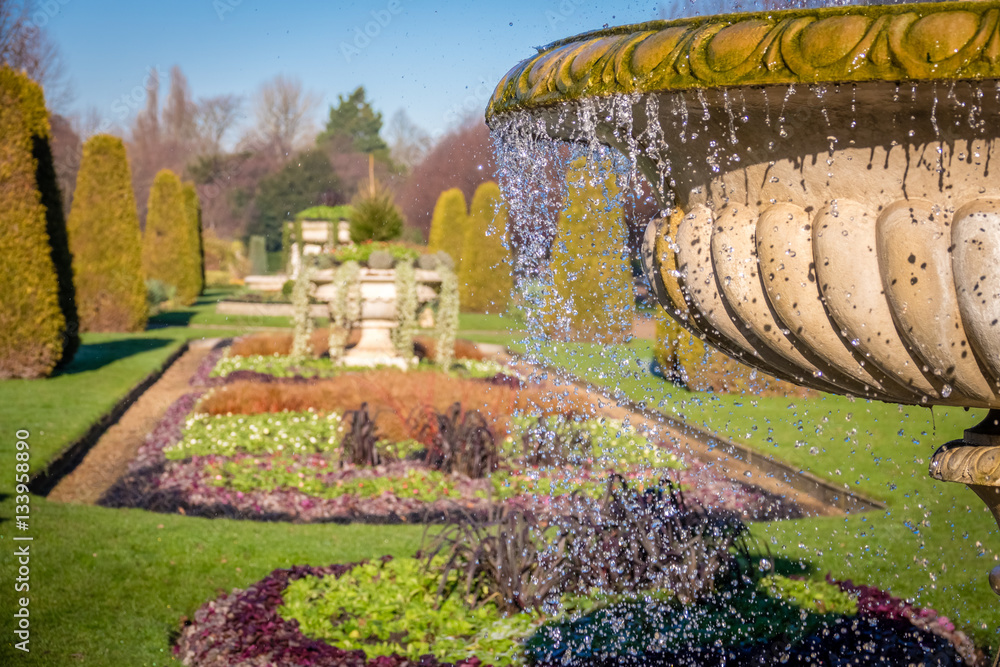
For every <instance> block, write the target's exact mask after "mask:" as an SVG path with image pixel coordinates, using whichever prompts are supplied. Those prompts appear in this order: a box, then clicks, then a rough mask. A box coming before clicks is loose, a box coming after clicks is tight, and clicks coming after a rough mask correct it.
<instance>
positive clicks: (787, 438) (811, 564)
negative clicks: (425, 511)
mask: <svg viewBox="0 0 1000 667" xmlns="http://www.w3.org/2000/svg"><path fill="white" fill-rule="evenodd" d="M539 357H540V360H541V361H542V362H543V363H545V364H547V365H551V366H560V367H564V368H566V369H568V370H569V371H570V372H571V373H573V374H574V375H576V376H578V377H581V378H583V379H586V380H587V381H589V382H592V383H594V384H598V385H603V386H605V387H607V388H610V389H611V390H619V391H621V392H622V393H623V394H624V395H626V396H627V397H628V398H630V399H631V400H633V401H637V402H642V403H644V404H645V405H646V407H648V408H651V409H655V410H659V411H662V412H663V413H665V414H668V415H671V416H673V417H677V418H679V419H682V420H684V421H687V422H689V423H691V424H695V425H698V426H703V427H705V428H707V429H708V430H710V431H714V432H718V433H720V434H723V435H725V436H727V437H729V438H731V439H733V440H737V441H740V442H743V443H745V444H747V445H749V446H751V447H753V448H755V449H757V450H759V451H761V452H764V453H768V454H771V455H773V456H774V458H776V459H781V460H784V461H787V462H788V463H791V464H792V465H794V466H796V467H798V468H800V469H803V470H808V471H810V472H812V473H814V474H816V475H819V476H821V477H825V478H827V479H829V480H831V481H834V482H836V483H838V484H848V485H849V486H850V487H851V488H852V489H856V490H858V491H860V492H862V493H864V494H866V495H868V496H870V497H873V498H877V499H879V500H882V501H883V502H885V504H886V506H887V508H888V510H887V511H886V512H878V513H874V512H873V513H869V514H868V515H857V516H853V517H849V518H847V519H846V520H845V519H808V520H802V521H788V522H776V523H773V524H768V525H758V526H757V527H756V528H755V534H756V536H757V537H758V538H759V543H760V546H761V548H762V549H763V548H766V549H769V550H770V551H771V552H773V554H774V555H775V556H783V557H786V558H791V559H793V560H796V561H802V563H803V565H804V566H805V567H806V568H808V569H811V570H813V571H815V572H817V573H820V574H822V573H825V572H827V571H831V572H833V573H834V575H835V576H838V577H850V578H855V579H856V580H858V581H859V582H863V583H867V584H874V585H878V586H881V587H884V588H886V589H888V590H890V591H891V592H893V593H894V594H895V595H898V596H901V597H913V598H916V599H917V601H918V602H919V603H920V604H923V605H927V606H931V607H934V608H935V609H938V610H939V611H941V612H943V613H945V614H947V615H948V616H949V617H950V618H951V619H952V620H954V621H956V622H957V624H958V625H960V626H964V627H965V628H966V629H967V630H969V631H973V632H974V633H975V636H976V637H977V639H978V640H979V641H980V642H989V643H995V642H996V638H995V634H994V628H996V627H997V625H998V624H1000V609H998V606H997V604H996V596H995V595H994V594H993V593H992V591H991V590H990V589H989V586H988V585H987V579H986V575H987V573H988V571H989V570H990V569H991V568H992V567H993V566H994V565H995V564H996V562H995V561H996V560H997V558H998V556H997V553H1000V549H998V547H1000V544H998V543H997V539H996V536H995V530H996V524H995V523H994V521H993V519H992V517H991V515H990V514H989V513H988V512H987V510H986V508H985V507H984V505H983V503H982V502H981V501H980V500H979V499H978V498H977V497H976V496H975V495H974V494H973V493H972V492H971V491H968V490H967V489H966V488H965V487H964V486H961V485H958V484H950V483H943V482H937V481H935V480H932V479H931V478H930V477H929V476H928V475H927V466H928V462H929V459H930V457H931V455H932V454H933V453H934V451H935V450H936V449H937V447H938V446H940V445H941V444H943V443H944V442H946V441H948V440H952V439H955V438H960V437H961V436H962V431H963V430H964V429H965V428H967V427H968V426H971V425H973V424H975V423H976V422H978V421H979V420H980V419H981V418H982V416H983V412H982V411H976V410H973V411H969V412H966V411H964V410H962V409H961V408H949V409H943V408H934V410H933V411H931V410H930V409H926V408H914V407H907V406H897V405H890V404H885V403H879V402H874V401H872V402H867V401H862V400H851V399H848V398H845V397H841V396H832V395H821V396H819V397H817V398H810V399H788V398H768V397H760V396H750V395H713V394H706V393H696V392H690V391H687V390H685V389H682V388H680V387H677V386H675V385H673V384H672V383H669V382H666V381H663V380H660V379H658V378H656V377H654V376H652V375H651V374H650V373H649V372H648V370H647V369H648V365H649V362H650V360H651V359H652V349H651V346H650V344H649V342H648V341H635V342H633V343H632V344H631V345H628V346H603V345H587V344H572V345H567V344H560V345H549V346H546V347H543V348H542V350H541V351H540V353H539ZM977 543H981V545H977Z"/></svg>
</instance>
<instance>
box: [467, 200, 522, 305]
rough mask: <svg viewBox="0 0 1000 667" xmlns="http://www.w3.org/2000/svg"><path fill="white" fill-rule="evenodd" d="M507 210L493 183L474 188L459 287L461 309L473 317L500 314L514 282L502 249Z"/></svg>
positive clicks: (505, 230)
mask: <svg viewBox="0 0 1000 667" xmlns="http://www.w3.org/2000/svg"><path fill="white" fill-rule="evenodd" d="M506 236H507V207H506V206H505V205H504V203H503V197H502V196H501V194H500V187H499V186H498V185H497V184H496V183H493V182H489V183H483V184H482V185H480V186H479V187H478V188H476V193H475V195H473V197H472V205H471V206H470V212H469V221H468V224H467V225H466V229H465V242H464V243H463V245H462V262H461V264H460V265H459V284H460V285H461V299H462V307H463V309H465V310H467V311H469V312H473V313H502V312H504V311H505V310H506V309H507V302H508V301H509V300H510V295H511V292H513V291H514V280H513V275H512V273H511V259H510V253H509V252H508V250H507V247H506V245H505V243H506V241H505V239H506Z"/></svg>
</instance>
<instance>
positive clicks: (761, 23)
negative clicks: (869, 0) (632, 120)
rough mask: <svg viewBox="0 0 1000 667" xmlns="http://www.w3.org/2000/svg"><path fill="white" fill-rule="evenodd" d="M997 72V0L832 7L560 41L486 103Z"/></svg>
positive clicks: (511, 105)
mask: <svg viewBox="0 0 1000 667" xmlns="http://www.w3.org/2000/svg"><path fill="white" fill-rule="evenodd" d="M990 78H1000V0H980V1H966V2H940V3H937V2H935V3H918V4H907V5H878V6H854V7H831V8H824V9H813V10H801V9H799V10H785V11H775V12H756V13H746V14H729V15H721V16H712V17H696V18H692V19H679V20H674V21H652V22H649V23H642V24H635V25H627V26H619V27H615V28H608V29H604V30H599V31H594V32H589V33H584V34H582V35H579V36H576V37H571V38H568V39H565V40H560V41H557V42H553V43H552V44H550V45H548V46H546V47H544V48H542V49H541V50H540V51H539V53H538V54H537V55H535V56H533V57H532V58H529V59H527V60H524V61H522V62H521V63H520V64H518V65H517V66H516V67H514V68H513V69H512V70H511V71H510V72H509V73H508V74H507V75H506V76H505V77H504V78H503V79H502V80H501V81H500V83H499V85H498V86H497V88H496V91H495V92H494V94H493V97H492V99H491V100H490V103H489V106H488V107H487V110H486V116H487V119H488V120H490V119H492V118H493V117H495V116H498V115H500V114H503V113H506V112H511V111H516V110H519V109H528V108H534V107H541V106H548V105H552V104H557V103H560V102H565V101H569V100H576V99H581V98H584V97H591V96H607V95H613V94H616V93H646V92H655V91H670V90H678V91H680V90H687V89H695V88H710V87H723V86H725V87H729V86H761V85H788V84H794V83H804V84H811V83H854V82H863V81H878V80H886V81H921V80H940V79H990Z"/></svg>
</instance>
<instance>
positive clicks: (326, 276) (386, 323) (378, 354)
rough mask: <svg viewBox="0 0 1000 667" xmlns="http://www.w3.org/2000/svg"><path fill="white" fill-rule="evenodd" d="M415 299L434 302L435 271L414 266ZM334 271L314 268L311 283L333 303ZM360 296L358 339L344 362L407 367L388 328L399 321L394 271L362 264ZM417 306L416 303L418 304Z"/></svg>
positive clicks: (437, 279) (437, 281)
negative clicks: (314, 271) (315, 269)
mask: <svg viewBox="0 0 1000 667" xmlns="http://www.w3.org/2000/svg"><path fill="white" fill-rule="evenodd" d="M414 273H415V274H416V282H417V301H418V304H424V303H427V302H429V301H433V300H434V299H435V298H436V296H437V292H436V290H435V288H436V287H437V286H438V285H440V283H441V275H440V274H439V273H438V272H437V271H429V270H424V269H415V271H414ZM333 281H334V270H333V269H325V270H323V271H317V272H316V273H315V274H314V275H313V277H312V282H313V284H315V285H316V290H315V293H314V294H315V296H316V298H318V299H320V300H324V301H329V302H332V300H333V298H334V295H335V292H336V288H335V286H334V284H333ZM358 282H359V290H358V292H359V294H360V297H361V307H360V314H361V317H360V320H359V322H358V327H359V329H360V331H361V339H360V340H359V341H358V344H357V345H355V346H354V347H352V348H350V349H349V350H347V352H346V354H345V355H344V364H345V365H347V366H364V367H372V366H397V367H399V368H406V367H407V366H408V365H409V362H410V360H409V359H403V358H401V357H400V356H399V355H398V353H397V352H396V348H395V347H394V346H393V343H392V338H391V331H392V329H394V328H395V327H396V326H397V325H398V323H399V313H398V311H397V307H396V301H397V300H396V270H395V269H372V268H368V267H363V268H362V269H361V270H360V273H359V276H358ZM418 309H419V306H418Z"/></svg>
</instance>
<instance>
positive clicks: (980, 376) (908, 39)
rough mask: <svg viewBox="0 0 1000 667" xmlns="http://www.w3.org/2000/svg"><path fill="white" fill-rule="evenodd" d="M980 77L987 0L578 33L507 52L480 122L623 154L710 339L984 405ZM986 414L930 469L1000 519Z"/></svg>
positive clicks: (997, 110) (988, 369)
mask: <svg viewBox="0 0 1000 667" xmlns="http://www.w3.org/2000/svg"><path fill="white" fill-rule="evenodd" d="M998 91H1000V2H995V1H987V2H952V3H918V4H909V5H893V6H874V7H872V6H870V7H847V8H830V9H820V10H796V11H789V12H780V11H778V12H769V13H760V14H737V15H728V16H716V17H708V18H698V19H691V20H681V21H672V22H653V23H648V24H641V25H633V26H624V27H619V28H612V29H606V30H602V31H598V32H594V33H588V34H585V35H581V36H578V37H573V38H570V39H567V40H563V41H560V42H556V43H554V44H552V45H550V46H548V47H545V48H544V49H541V50H540V51H539V53H538V54H537V55H536V56H534V57H533V58H530V59H528V60H526V61H524V62H522V63H520V64H519V65H517V66H516V67H515V68H514V69H512V70H511V71H510V72H509V73H508V74H507V75H506V76H505V77H504V79H503V80H502V81H501V82H500V84H499V85H498V87H497V89H496V92H495V93H494V96H493V98H492V100H491V102H490V105H489V108H488V109H487V119H488V122H489V123H490V124H491V126H492V127H493V128H494V129H495V130H498V131H504V128H505V127H508V128H509V127H514V126H516V127H517V128H518V129H517V131H518V132H521V133H522V134H523V133H525V132H528V133H536V134H537V135H539V136H543V137H549V138H554V139H562V140H567V141H570V142H576V143H578V144H588V143H589V144H596V143H601V144H605V145H609V146H612V147H615V148H617V149H619V150H620V151H621V152H622V153H624V154H625V155H626V156H627V157H628V158H629V159H630V160H631V161H632V162H633V164H634V166H635V168H636V169H638V170H639V171H641V172H642V173H643V175H644V176H645V177H646V179H647V180H648V181H649V183H651V184H652V186H653V190H654V195H655V196H656V197H657V199H658V200H659V202H660V205H661V207H662V208H663V209H664V210H665V211H667V212H668V215H666V216H665V217H664V218H663V219H658V220H654V221H653V222H652V223H651V224H650V225H649V228H648V229H647V232H646V239H645V244H644V261H645V264H646V269H647V272H648V273H649V275H650V278H651V282H652V283H653V284H654V289H655V292H656V296H657V298H658V300H659V301H660V303H661V304H662V305H663V306H664V307H665V308H666V310H667V312H669V313H670V314H671V315H673V316H674V317H675V318H676V319H677V320H678V321H679V322H680V323H681V324H683V325H684V326H685V327H687V328H688V329H689V330H690V331H691V332H693V333H694V334H695V335H696V336H698V337H699V338H701V339H703V340H705V341H707V342H709V343H711V344H713V345H715V346H716V347H718V348H719V349H720V350H722V351H723V352H725V353H727V354H729V355H731V356H733V357H735V358H737V359H740V360H741V361H743V362H745V363H747V364H749V365H752V366H755V367H757V368H760V369H763V370H764V371H766V372H768V373H771V374H773V375H775V376H777V377H779V378H782V379H786V380H790V381H793V382H797V383H799V384H802V385H806V386H810V387H814V388H816V389H820V390H823V391H829V392H835V393H840V394H848V395H854V396H860V397H865V398H873V399H878V400H882V401H889V402H897V403H906V404H917V405H958V406H967V407H980V408H990V409H997V408H1000V324H998V323H1000V177H998V176H1000V172H998V170H1000V154H998V150H1000V122H997V121H998V119H1000V117H998V114H1000V102H998V100H1000V93H998ZM998 417H1000V412H996V413H994V412H991V413H990V418H988V419H987V422H984V424H985V426H983V427H982V428H981V429H979V431H976V430H975V429H973V430H972V431H976V433H973V432H972V431H970V438H969V439H968V442H961V441H959V442H957V443H951V444H950V445H949V446H947V447H945V448H942V450H941V451H939V454H938V455H936V457H935V463H934V464H933V465H932V474H933V475H935V476H937V477H940V478H942V479H951V480H954V481H963V482H966V483H969V484H970V485H972V486H973V488H974V489H976V490H977V493H980V495H981V496H983V497H984V499H986V500H987V503H988V504H989V505H990V506H991V509H993V511H994V515H995V516H997V520H998V521H1000V511H998V504H1000V494H998V493H997V489H996V486H997V485H1000V464H996V465H994V464H995V463H996V462H997V461H1000V448H998V449H996V451H994V452H992V453H990V454H989V455H986V454H985V453H984V451H983V450H982V449H977V450H975V451H965V452H962V451H959V450H961V449H962V448H963V447H966V448H969V447H984V446H985V447H990V448H992V447H993V446H995V445H998V444H1000V441H998V439H997V434H998V432H1000V419H998ZM987 467H989V468H990V470H989V471H987V470H986V468H987ZM994 468H995V470H994ZM997 580H998V582H1000V576H998V578H997Z"/></svg>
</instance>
